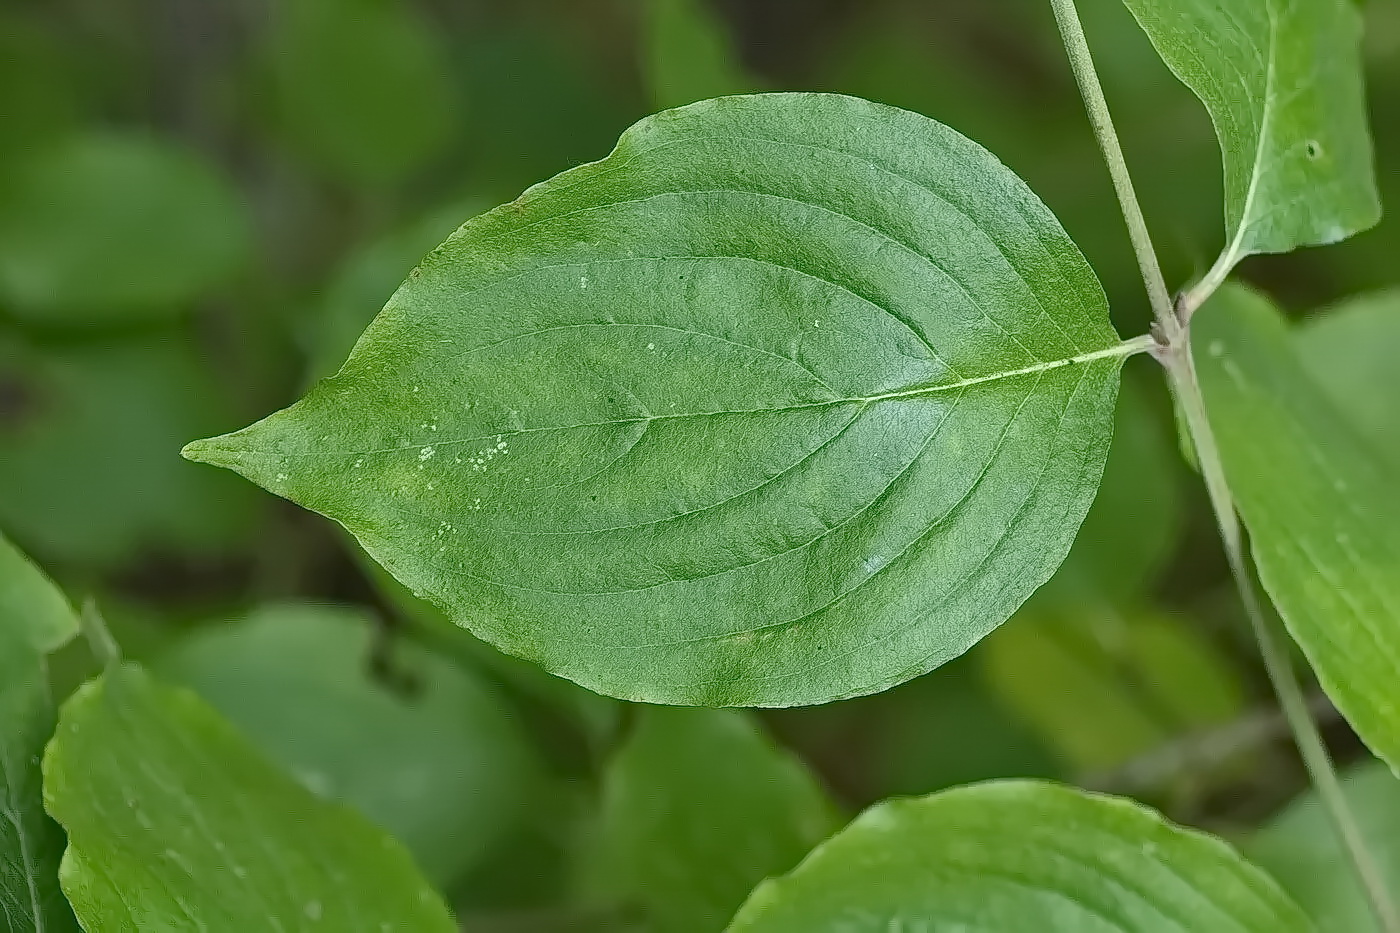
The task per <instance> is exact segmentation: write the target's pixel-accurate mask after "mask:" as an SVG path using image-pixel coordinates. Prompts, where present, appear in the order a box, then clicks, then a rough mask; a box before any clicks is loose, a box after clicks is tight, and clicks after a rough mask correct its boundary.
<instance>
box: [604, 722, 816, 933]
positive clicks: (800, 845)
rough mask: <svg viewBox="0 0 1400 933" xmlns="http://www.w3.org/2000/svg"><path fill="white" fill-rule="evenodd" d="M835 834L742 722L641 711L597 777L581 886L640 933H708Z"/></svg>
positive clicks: (805, 780)
mask: <svg viewBox="0 0 1400 933" xmlns="http://www.w3.org/2000/svg"><path fill="white" fill-rule="evenodd" d="M837 825H838V823H837V820H836V815H835V809H834V808H833V807H832V805H831V803H830V802H829V801H828V800H827V798H826V795H825V793H824V792H823V791H822V790H821V788H820V787H819V786H818V784H817V783H816V781H815V779H814V778H813V777H812V775H811V774H810V773H808V772H807V770H806V769H805V768H804V767H803V766H802V764H801V762H799V761H798V760H797V759H796V758H793V757H791V756H789V755H787V754H785V753H783V752H781V751H779V750H778V749H776V748H774V747H773V745H772V743H771V741H770V740H769V739H768V737H767V736H766V735H764V734H763V732H762V730H761V729H760V728H759V727H758V725H757V724H756V723H755V722H754V721H753V720H752V719H750V718H749V717H747V716H745V715H742V714H740V713H736V712H730V711H720V710H697V709H664V708H651V709H643V710H642V711H641V718H640V721H639V722H638V724H637V729H636V731H635V732H634V733H633V734H632V736H631V738H630V739H629V740H628V742H627V744H626V745H625V746H623V748H622V749H621V750H620V751H619V753H618V754H617V756H616V757H615V758H614V759H613V760H612V761H611V762H610V763H609V765H608V769H607V772H606V774H605V775H604V779H603V809H602V815H601V817H600V826H599V830H598V838H597V840H596V844H595V845H594V846H592V847H590V849H589V850H588V852H587V855H586V859H587V865H586V866H585V867H586V869H587V875H586V876H585V877H586V879H587V881H586V884H587V885H588V887H589V889H590V893H592V894H593V895H594V896H598V897H601V898H603V899H604V901H605V902H606V903H613V904H615V905H618V906H620V907H622V908H623V909H624V910H626V911H627V912H629V913H631V912H639V913H640V915H641V917H642V918H643V919H644V921H645V925H646V929H648V930H654V931H657V933H692V931H693V933H708V931H712V930H718V929H720V928H721V927H723V925H724V923H725V921H726V920H728V919H729V918H730V917H731V916H733V914H734V911H735V910H737V909H738V907H739V905H740V904H742V903H743V901H744V898H745V897H746V896H747V895H748V893H749V891H750V890H752V889H753V886H754V885H756V884H758V883H759V882H760V881H762V880H763V879H764V878H766V877H768V876H769V875H776V874H779V873H780V872H785V871H788V870H789V869H791V868H793V867H794V866H795V865H796V864H797V863H798V862H799V861H800V860H801V859H802V857H803V856H804V855H806V854H807V852H808V850H810V849H811V848H812V846H814V845H816V844H817V843H818V842H820V841H821V840H822V839H824V838H825V837H826V836H827V835H829V834H830V833H831V832H832V831H833V830H835V829H836V827H837Z"/></svg>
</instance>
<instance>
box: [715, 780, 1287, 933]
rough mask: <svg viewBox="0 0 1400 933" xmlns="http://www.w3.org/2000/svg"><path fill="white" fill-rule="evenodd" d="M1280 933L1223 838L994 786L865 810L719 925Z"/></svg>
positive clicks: (1116, 808)
mask: <svg viewBox="0 0 1400 933" xmlns="http://www.w3.org/2000/svg"><path fill="white" fill-rule="evenodd" d="M913 929H917V930H928V931H931V933H932V931H937V933H955V931H963V930H988V931H992V930H996V931H1003V930H1006V931H1010V930H1035V931H1037V933H1061V931H1063V933H1165V931H1169V930H1170V931H1185V930H1191V931H1197V930H1199V931H1206V930H1209V931H1211V933H1244V931H1249V933H1289V931H1307V930H1311V929H1312V926H1311V924H1310V923H1309V922H1308V919H1307V917H1306V916H1304V914H1303V913H1302V911H1301V910H1299V908H1298V907H1297V906H1296V905H1295V904H1293V903H1292V902H1291V901H1290V900H1289V899H1288V898H1287V896H1286V895H1285V894H1284V893H1283V892H1282V891H1280V890H1279V888H1278V886H1277V885H1276V884H1275V883H1274V882H1273V881H1272V880H1271V879H1270V878H1269V877H1268V876H1267V875H1265V874H1264V873H1263V872H1261V871H1259V870H1258V869H1257V868H1255V867H1253V866H1252V865H1250V864H1249V863H1247V862H1245V861H1244V860H1243V859H1242V858H1240V856H1239V855H1238V854H1237V853H1235V852H1234V851H1233V850H1231V849H1230V848H1229V847H1228V846H1226V845H1225V844H1224V843H1223V842H1221V841H1220V840H1218V839H1215V838H1213V837H1211V836H1207V835H1205V834H1203V833H1199V832H1194V831H1191V830H1186V829H1182V828H1181V827H1179V826H1174V825H1172V824H1170V823H1167V822H1166V821H1164V820H1163V819H1162V818H1161V817H1160V816H1159V815H1158V814H1157V813H1155V812H1153V811H1151V810H1149V809H1147V808H1145V807H1143V806H1140V805H1138V804H1136V803H1133V802H1132V801H1129V800H1124V799H1119V798H1112V797H1100V796H1094V795H1089V794H1085V793H1083V792H1081V791H1077V790H1073V789H1070V788H1066V787H1059V786H1056V785H1052V784H1041V783H1035V782H1029V781H1011V782H998V783H991V784H979V785H974V786H972V787H965V788H959V789H957V790H951V791H945V792H943V793H941V794H934V795H933V796H931V797H922V798H915V799H908V800H894V801H889V802H886V803H882V804H879V805H877V806H875V807H873V808H872V809H870V810H867V811H866V812H865V813H863V814H862V815H861V816H860V817H858V818H857V819H856V821H855V822H854V823H852V824H851V825H850V826H849V827H847V828H846V829H844V830H842V831H841V832H840V833H838V834H837V835H836V836H835V837H834V838H832V839H831V840H830V841H829V842H826V843H824V844H823V845H821V846H819V847H818V848H817V849H816V851H814V852H813V853H812V854H811V855H810V856H808V857H807V860H806V861H804V862H803V863H802V864H801V865H800V866H798V868H797V870H796V871H794V872H792V873H791V874H790V875H788V876H786V877H784V878H779V879H777V880H774V881H768V882H765V883H764V884H763V885H761V886H760V887H759V888H758V889H757V890H755V891H754V893H753V895H752V896H751V897H750V898H749V900H748V902H747V903H746V904H745V905H744V907H743V909H742V910H740V911H739V914H738V916H737V917H736V918H735V919H734V922H733V924H732V925H731V926H730V927H729V930H730V933H787V931H792V933H819V931H832V933H835V931H838V930H839V931H841V933H866V931H869V933H877V931H878V933H886V931H889V930H913Z"/></svg>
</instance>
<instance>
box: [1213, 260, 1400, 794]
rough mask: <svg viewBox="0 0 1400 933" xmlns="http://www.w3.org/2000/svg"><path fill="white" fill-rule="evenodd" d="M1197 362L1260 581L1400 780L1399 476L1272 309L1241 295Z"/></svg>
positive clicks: (1233, 294) (1225, 307) (1230, 296)
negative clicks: (1301, 355)
mask: <svg viewBox="0 0 1400 933" xmlns="http://www.w3.org/2000/svg"><path fill="white" fill-rule="evenodd" d="M1211 304H1212V305H1219V307H1218V308H1215V309H1214V310H1213V313H1210V314H1207V315H1204V316H1203V317H1202V318H1201V319H1200V320H1198V321H1197V323H1196V325H1195V327H1194V331H1195V333H1194V337H1193V342H1192V346H1193V350H1194V354H1195V358H1196V364H1197V369H1198V371H1199V373H1200V380H1201V388H1202V391H1203V393H1204V395H1205V400H1206V408H1207V410H1208V412H1209V415H1210V422H1211V427H1212V428H1213V432H1214V434H1215V437H1216V442H1217V444H1218V445H1219V447H1220V454H1221V458H1222V460H1223V461H1224V465H1225V473H1226V476H1227V478H1228V480H1229V483H1230V488H1231V490H1232V492H1233V493H1234V496H1235V500H1236V503H1237V505H1238V507H1239V510H1240V514H1241V516H1242V517H1243V518H1244V523H1245V526H1246V528H1247V529H1248V531H1249V539H1250V549H1251V551H1252V552H1253V555H1254V560H1255V563H1256V564H1257V565H1258V568H1259V578H1260V581H1261V582H1262V583H1263V585H1264V589H1265V590H1266V591H1267V592H1268V594H1269V596H1270V598H1271V599H1272V600H1273V603H1274V605H1275V606H1276V607H1278V611H1279V614H1280V615H1281V616H1282V617H1283V621H1284V623H1285V624H1286V625H1287V627H1288V631H1289V633H1290V634H1292V636H1293V638H1294V640H1295V641H1297V642H1298V644H1299V646H1301V647H1302V649H1303V652H1304V654H1306V655H1307V657H1308V660H1309V662H1311V664H1312V667H1313V670H1315V671H1316V672H1317V676H1318V679H1319V680H1320V681H1321V683H1322V686H1323V688H1324V689H1325V690H1326V691H1327V694H1328V696H1330V697H1331V698H1332V701H1333V702H1334V703H1336V705H1337V708H1338V709H1339V710H1340V711H1341V712H1342V714H1343V715H1344V716H1346V718H1347V719H1348V720H1349V721H1350V722H1351V724H1352V726H1353V727H1355V729H1356V731H1357V733H1358V734H1359V735H1360V736H1361V738H1362V739H1363V740H1364V741H1365V742H1366V744H1367V745H1369V746H1370V747H1371V749H1372V751H1374V752H1375V753H1376V754H1377V755H1379V756H1380V757H1381V758H1383V759H1385V760H1386V761H1387V762H1389V763H1390V764H1391V766H1392V767H1396V766H1400V693H1397V691H1396V684H1397V683H1400V573H1397V568H1400V500H1397V499H1396V496H1395V469H1394V467H1392V466H1390V465H1389V464H1387V463H1386V462H1385V461H1383V460H1382V459H1381V458H1380V457H1379V456H1378V455H1377V454H1376V453H1375V452H1374V450H1373V449H1372V448H1371V447H1370V446H1368V445H1367V444H1366V443H1365V442H1364V441H1363V440H1362V439H1361V437H1360V436H1359V435H1358V434H1357V433H1356V432H1355V431H1354V430H1353V429H1352V427H1351V425H1350V424H1349V422H1348V419H1347V417H1346V416H1345V415H1343V414H1341V413H1340V412H1339V411H1338V410H1337V409H1336V408H1334V407H1333V406H1332V404H1331V401H1330V399H1329V398H1328V397H1327V395H1326V394H1325V393H1324V392H1323V390H1321V389H1320V388H1318V387H1317V386H1316V384H1315V383H1313V381H1312V380H1311V379H1310V378H1309V377H1308V375H1307V372H1306V370H1305V369H1304V367H1303V365H1302V364H1301V363H1300V362H1299V359H1298V356H1297V353H1296V349H1295V347H1296V343H1295V341H1294V335H1293V334H1292V333H1290V331H1289V329H1288V325H1287V323H1286V322H1285V320H1284V319H1283V317H1282V316H1281V315H1280V314H1279V313H1278V311H1277V310H1275V309H1274V308H1273V307H1272V306H1271V305H1270V304H1269V302H1268V300H1267V299H1265V298H1264V297H1262V296H1260V295H1258V294H1255V293H1253V292H1250V291H1248V290H1246V289H1244V288H1243V287H1239V286H1231V287H1228V288H1227V289H1225V290H1223V291H1222V292H1220V293H1219V294H1218V295H1217V296H1216V297H1215V298H1214V299H1212V301H1211Z"/></svg>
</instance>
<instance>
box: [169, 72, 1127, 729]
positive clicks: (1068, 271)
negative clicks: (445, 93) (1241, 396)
mask: <svg viewBox="0 0 1400 933" xmlns="http://www.w3.org/2000/svg"><path fill="white" fill-rule="evenodd" d="M1136 348H1137V345H1136V344H1122V343H1120V342H1119V341H1118V338H1117V336H1116V335H1115V334H1114V332H1113V329H1112V328H1111V327H1110V326H1109V323H1108V318H1107V314H1106V308H1105V300H1104V295H1103V292H1102V290H1101V289H1100V287H1099V285H1098V282H1097V281H1096V280H1095V278H1094V275H1093V273H1092V272H1091V271H1090V269H1089V267H1088V265H1087V264H1086V263H1085V261H1084V258H1083V256H1082V255H1080V253H1079V251H1078V250H1077V249H1076V248H1075V247H1074V244H1073V243H1072V242H1070V240H1069V238H1068V237H1067V236H1066V234H1065V233H1064V231H1063V230H1062V229H1061V227H1060V226H1059V224H1058V223H1057V222H1056V221H1055V219H1054V217H1053V216H1052V215H1051V214H1050V212H1049V211H1048V210H1047V209H1046V208H1045V206H1044V205H1043V204H1041V203H1040V202H1039V201H1038V200H1037V199H1036V198H1035V196H1034V195H1033V194H1032V193H1031V192H1030V191H1029V190H1028V189H1027V188H1026V187H1025V186H1024V184H1022V183H1021V182H1020V181H1019V180H1018V179H1017V178H1016V177H1015V176H1014V175H1012V174H1011V172H1009V171H1008V170H1007V169H1006V168H1005V167H1004V166H1002V165H1001V164H1000V163H999V162H997V161H996V159H995V158H994V157H993V156H991V155H990V154H989V153H987V152H986V151H985V150H983V149H981V148H979V147H978V146H976V145H975V144H974V143H972V142H970V141H969V140H967V139H965V138H963V137H962V136H959V135H958V134H956V133H954V132H952V131H951V130H949V129H947V128H946V127H943V126H941V125H939V124H937V123H935V122H933V121H931V120H928V119H926V118H924V117H921V116H918V115H917V114H913V113H908V112H905V111H900V110H895V109H892V108H889V107H883V106H879V105H876V104H871V103H869V102H866V101H862V100H858V99H855V98H848V97H841V96H836V95H822V94H772V95H758V96H752V97H730V98H720V99H717V100H712V101H705V102H702V103H699V104H695V105H693V106H690V107H685V108H682V109H680V110H674V111H669V112H666V113H662V114H659V115H657V116H654V117H650V118H648V119H646V120H643V121H642V122H641V123H639V124H637V125H636V126H635V127H633V128H632V129H631V130H629V131H628V132H627V133H626V134H624V136H623V137H622V140H621V142H620V143H619V144H618V147H617V149H616V150H615V151H614V152H613V154H612V155H611V156H609V157H608V158H607V159H605V160H603V161H602V162H596V163H592V164H589V165H585V166H582V167H580V168H578V169H575V170H573V171H571V172H567V173H565V174H564V175H561V176H559V177H557V178H555V179H553V180H552V181H549V182H546V183H544V184H542V185H539V186H536V187H535V188H532V189H530V190H529V191H527V192H526V193H525V194H524V195H522V196H521V198H520V199H519V200H517V201H515V202H513V203H511V204H508V205H506V206H504V207H501V208H498V209H497V210H494V211H492V212H490V213H488V214H486V215H484V216H482V217H479V218H477V219H476V220H473V221H471V222H470V223H468V224H467V225H466V226H464V227H463V228H462V229H461V230H459V231H458V232H457V233H456V234H455V235H454V236H453V237H452V238H451V239H449V240H448V241H447V243H446V244H444V245H443V246H442V247H441V248H440V249H439V250H438V251H437V252H435V253H433V254H432V255H430V256H429V257H428V258H427V259H426V260H424V262H423V264H422V265H421V266H420V267H419V268H418V270H417V271H416V274H415V275H413V276H411V277H410V278H409V280H408V281H407V282H406V283H405V284H404V286H403V287H402V288H400V290H399V291H398V292H397V293H396V294H395V296H394V297H393V299H391V301H390V303H389V305H388V307H387V308H386V309H385V310H384V311H383V312H382V313H381V314H380V316H379V317H378V318H377V319H376V320H375V322H374V324H372V325H371V327H370V329H369V330H368V331H367V332H366V334H365V336H364V337H363V338H362V339H361V341H360V343H359V344H358V345H357V346H356V348H355V351H354V352H353V353H352V355H351V357H350V360H349V362H348V363H347V364H346V366H345V368H343V369H342V370H341V371H340V372H339V373H338V374H337V375H336V376H334V377H332V378H331V379H329V380H327V381H325V382H323V383H321V384H319V385H318V386H316V387H315V388H314V389H312V391H311V392H310V393H309V394H308V395H307V397H306V398H305V399H303V400H302V401H301V402H299V403H298V404H296V405H295V406H293V407H292V408H290V409H287V410H286V411H283V412H280V413H278V414H275V415H273V416H271V417H270V418H267V419H264V420H263V421H261V422H259V423H257V424H256V425H253V426H252V427H250V428H247V429H245V430H243V431H240V432H237V433H235V434H231V435H228V436H225V437H222V438H217V439H214V440H209V441H202V442H197V443H194V444H191V445H190V446H189V447H188V448H187V449H186V454H187V456H190V457H192V458H194V459H197V460H203V461H206V462H210V463H215V464H219V465H223V466H228V467H231V468H234V469H237V470H239V471H240V472H242V473H243V474H244V475H246V476H248V477H249V478H250V479H253V480H254V481H255V482H257V483H259V484H261V485H263V486H264V487H266V488H268V489H270V490H272V491H273V492H276V493H278V494H280V495H283V496H286V497H288V498H291V499H293V500H294V501H297V502H299V503H301V504H302V505H305V506H306V507H308V508H311V509H314V510H316V511H318V512H322V513H324V514H326V515H329V516H331V517H333V518H335V519H336V520H337V521H339V522H341V523H342V524H343V525H345V526H346V527H347V528H348V529H350V531H352V532H353V533H354V534H355V535H356V536H357V537H358V538H359V539H360V541H361V543H362V544H363V545H364V546H365V549H366V550H367V551H368V552H369V553H370V554H371V555H373V556H374V557H375V559H376V560H378V561H380V562H381V563H382V564H384V565H385V566H386V567H387V568H388V569H389V570H390V571H391V572H393V573H394V574H395V575H396V576H397V577H398V578H399V579H400V580H402V581H404V582H405V583H406V584H407V585H408V586H409V587H410V588H412V589H413V590H414V591H415V592H418V593H420V594H423V595H426V596H427V597H429V598H430V599H431V600H433V601H434V602H435V603H437V604H438V605H440V606H442V607H443V608H444V609H446V610H447V611H448V613H449V615H450V616H451V617H452V618H453V619H454V620H457V621H460V622H462V623H463V624H465V625H467V626H469V627H470V628H471V629H472V630H473V631H474V632H476V633H477V634H479V635H480V636H481V637H483V638H485V639H486V640H488V641H490V642H492V643H494V644H495V645H497V646H498V647H501V648H503V649H505V650H506V651H509V652H511V653H515V654H519V655H522V656H524V657H528V658H531V659H533V660H536V661H538V662H539V663H540V664H541V665H543V666H544V667H545V668H547V669H548V670H551V671H554V672H556V673H559V674H562V675H564V676H566V677H569V678H571V679H574V680H576V681H578V682H579V683H582V684H583V685H585V686H588V687H591V688H593V689H595V690H597V691H599V692H601V693H607V694H611V695H613V696H618V697H622V698H625V699H638V700H647V701H652V702H665V703H679V704H691V705H775V706H781V705H794V704H801V703H816V702H821V701H825V700H831V699H835V698H838V697H845V696H854V695H858V694H864V693H870V692H874V691H877V690H880V689H883V688H885V687H888V686H891V685H893V684H896V683H900V682H902V681H905V680H908V679H909V678H911V677H915V676H917V675H919V674H922V673H925V672H927V671H929V670H931V669H933V668H935V667H937V666H938V665H939V664H941V663H943V662H945V661H947V660H949V659H950V658H953V657H955V656H957V655H958V654H960V653H962V652H963V651H965V650H966V649H967V648H968V647H969V646H970V645H972V644H973V643H974V642H976V641H977V640H978V639H979V638H981V637H982V636H984V635H986V634H987V633H988V632H989V631H991V630H992V629H993V628H995V627H996V626H997V625H998V624H1000V623H1001V622H1002V621H1004V620H1005V619H1006V618H1007V617H1008V616H1009V615H1010V614H1011V612H1012V611H1014V609H1015V608H1016V607H1017V606H1018V605H1020V603H1021V602H1022V601H1023V600H1024V599H1025V598H1026V597H1027V596H1028V595H1030V593H1031V592H1032V591H1033V590H1034V589H1035V588H1036V587H1037V586H1039V585H1040V584H1041V583H1043V582H1044V581H1045V580H1046V578H1048V577H1049V575H1050V574H1051V572H1052V571H1053V570H1054V569H1055V567H1056V566H1058V564H1059V563H1060V561H1061V560H1063V558H1064V556H1065V553H1066V551H1067V550H1068V548H1069V544H1070V542H1071V540H1072V538H1073V536H1074V531H1075V529H1076V528H1077V526H1078V524H1079V522H1080V520H1081V519H1082V518H1083V516H1084V513H1085V511H1086V510H1087V508H1088V506H1089V503H1090V501H1091V500H1092V498H1093V494H1094V489H1095V487H1096V486H1097V484H1098V481H1099V477H1100V475H1101V473H1102V470H1103V462H1104V457H1105V454H1106V452H1107V448H1108V443H1109V436H1110V433H1111V428H1112V424H1111V422H1112V409H1113V400H1114V396H1115V393H1116V390H1117V384H1118V372H1119V368H1120V364H1121V361H1122V358H1123V356H1124V355H1126V354H1127V353H1129V352H1132V351H1133V350H1134V349H1136Z"/></svg>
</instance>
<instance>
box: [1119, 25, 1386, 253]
mask: <svg viewBox="0 0 1400 933" xmlns="http://www.w3.org/2000/svg"><path fill="white" fill-rule="evenodd" d="M1124 2H1125V3H1126V4H1127V6H1128V8H1129V9H1130V10H1131V11H1132V12H1133V15H1134V16H1135V17H1137V20H1138V23H1139V24H1140V25H1141V26H1142V28H1143V29H1144V30H1145V31H1146V32H1147V35H1148V37H1149V38H1150V39H1151V40H1152V44H1153V45H1154V46H1156V48H1157V52H1158V54H1159V55H1161V56H1162V59H1163V60H1164V61H1165V62H1166V63H1167V66H1168V67H1169V68H1171V70H1172V71H1173V72H1174V73H1175V74H1176V76H1177V77H1178V78H1180V79H1181V80H1182V82H1184V83H1185V84H1186V86H1187V87H1189V88H1191V90H1192V91H1194V92H1195V94H1196V96H1197V97H1199V98H1200V99H1201V101H1202V102H1203V103H1204V104H1205V106H1206V110H1207V111H1209V112H1210V116H1211V120H1212V121H1213V122H1214V124H1215V133H1216V135H1217V136H1218V137H1219V138H1220V148H1221V150H1222V152H1223V154H1224V159H1225V233H1226V239H1227V241H1228V242H1227V245H1226V247H1225V250H1224V252H1223V253H1222V254H1221V257H1220V260H1219V261H1218V262H1217V264H1216V269H1217V270H1218V271H1219V273H1220V277H1221V278H1223V277H1224V273H1226V272H1228V271H1229V270H1230V268H1231V267H1233V266H1234V264H1235V263H1237V262H1238V261H1239V260H1241V259H1243V258H1244V257H1246V256H1249V255H1252V254H1255V253H1283V252H1288V251H1289V250H1293V249H1297V248H1298V247H1300V246H1312V245H1318V244H1323V243H1334V242H1336V241H1338V240H1341V239H1344V238H1345V237H1348V236H1351V235H1352V234H1354V233H1358V232H1360V231H1362V230H1365V229H1367V228H1368V227H1371V226H1374V225H1375V223H1376V222H1377V221H1378V220H1379V219H1380V200H1379V197H1378V195H1377V193H1376V180H1375V173H1374V169H1373V167H1372V152H1371V139H1370V132H1369V130H1368V128H1367V123H1366V101H1365V94H1364V91H1363V88H1362V78H1361V47H1360V46H1361V16H1360V13H1359V11H1358V10H1357V9H1356V6H1355V4H1354V3H1352V2H1351V0H1124Z"/></svg>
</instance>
